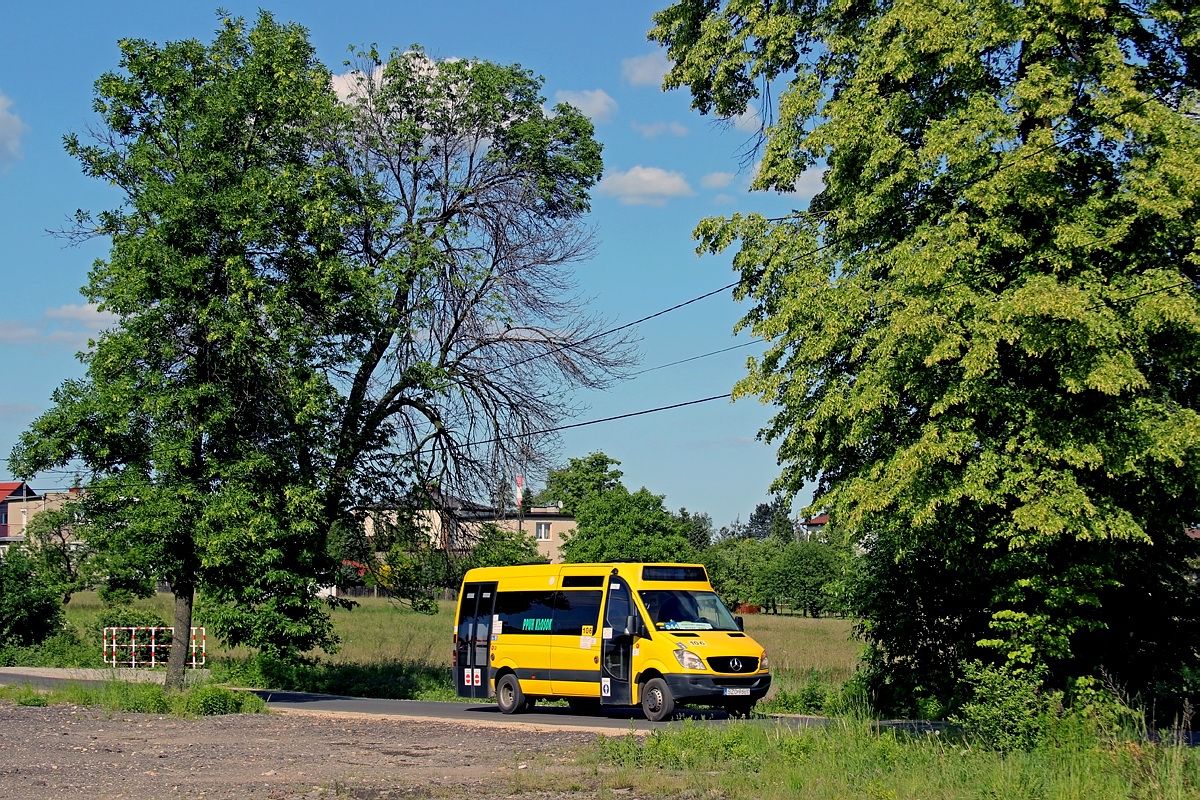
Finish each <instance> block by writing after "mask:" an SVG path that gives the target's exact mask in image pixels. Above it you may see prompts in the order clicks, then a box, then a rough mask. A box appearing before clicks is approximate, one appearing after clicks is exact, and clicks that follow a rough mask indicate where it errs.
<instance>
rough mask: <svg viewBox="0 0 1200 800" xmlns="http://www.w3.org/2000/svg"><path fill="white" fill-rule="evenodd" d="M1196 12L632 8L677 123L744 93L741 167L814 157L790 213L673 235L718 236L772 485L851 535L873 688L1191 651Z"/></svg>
mask: <svg viewBox="0 0 1200 800" xmlns="http://www.w3.org/2000/svg"><path fill="white" fill-rule="evenodd" d="M1197 13H1198V12H1197V10H1196V9H1194V8H1193V7H1192V6H1191V4H1186V3H1184V4H1179V3H1172V2H1161V3H1160V2H1153V3H1142V2H1135V3H1121V2H1116V1H1115V0H1098V1H1097V2H1087V3H1067V4H1045V3H1015V2H986V3H985V2H980V1H979V0H966V2H961V3H952V4H940V5H930V4H928V3H922V2H912V1H911V0H901V1H900V2H894V3H884V4H874V5H870V4H868V5H856V6H846V5H845V4H840V3H833V2H824V1H823V0H811V1H810V0H805V1H804V2H790V1H789V2H771V3H752V2H743V1H742V0H728V2H719V1H718V0H682V1H681V2H677V3H674V4H673V5H671V6H670V7H669V8H667V9H665V10H663V11H661V12H659V13H658V14H657V15H656V16H655V23H656V26H655V28H654V29H653V30H652V31H651V34H650V35H651V38H653V39H655V40H657V41H659V42H661V43H662V44H664V45H665V46H666V47H667V52H668V55H669V57H670V59H671V60H672V67H671V70H670V72H669V73H668V75H667V77H666V85H667V86H668V87H686V88H687V89H688V90H689V91H690V92H691V96H692V101H693V105H694V106H695V107H696V108H697V109H698V110H699V111H701V112H702V113H716V114H718V115H721V116H731V115H735V114H739V113H741V112H743V111H746V110H747V108H748V106H750V105H751V104H752V103H754V102H758V103H760V106H759V110H760V111H761V112H762V114H763V115H764V118H765V119H766V120H767V124H766V125H765V127H764V129H763V143H764V147H763V149H762V161H761V164H760V168H759V170H758V172H757V173H756V177H755V186H756V187H757V188H759V189H764V190H778V191H783V192H790V191H792V190H793V189H794V187H795V186H796V185H797V183H796V182H797V179H798V178H799V176H800V175H801V174H802V173H804V172H805V171H808V170H820V171H822V173H823V179H824V188H823V190H822V191H821V192H820V193H819V194H817V195H816V197H814V198H813V199H812V201H811V202H810V203H809V205H808V207H807V209H804V210H798V211H796V212H795V213H793V214H790V215H788V216H786V217H784V218H779V219H766V218H764V217H762V216H756V215H740V214H739V215H734V216H732V217H730V218H726V219H720V218H716V219H709V220H705V221H703V222H702V223H700V225H699V227H698V228H697V231H696V233H697V236H698V238H699V240H700V246H701V248H702V249H710V250H713V251H719V250H723V249H725V248H726V247H729V246H730V245H732V244H733V243H734V242H737V243H738V251H737V253H736V255H735V257H734V264H735V267H736V268H737V269H738V270H739V271H740V274H741V277H742V280H741V283H740V284H739V286H738V288H737V290H736V296H737V297H738V298H739V299H741V300H743V301H745V302H746V303H747V304H748V306H749V309H748V311H747V313H746V315H745V316H744V318H743V319H742V321H741V323H740V325H739V327H740V328H748V329H750V330H751V331H753V333H754V334H755V335H757V336H760V337H762V338H763V339H766V340H767V341H768V342H769V345H768V348H767V351H766V353H765V354H764V355H763V356H762V357H761V358H759V359H756V360H754V361H753V362H752V364H751V366H750V369H749V374H748V375H747V377H746V378H745V379H743V380H742V381H741V382H740V383H739V384H738V385H737V387H736V388H735V394H736V395H737V396H746V395H758V396H761V397H762V398H764V399H766V400H770V401H772V402H774V403H775V404H777V406H778V408H779V409H780V410H779V412H778V413H777V414H776V416H775V417H774V418H773V419H772V421H771V422H770V424H769V425H768V426H767V427H766V429H764V431H763V432H762V435H763V436H764V437H765V438H766V439H767V440H769V441H772V442H776V443H777V444H778V447H779V456H780V460H781V464H782V467H783V469H782V473H781V475H780V477H779V478H778V480H777V482H776V488H777V489H778V490H780V491H783V492H787V493H796V492H798V491H799V490H800V489H801V488H802V487H803V486H805V484H806V483H807V482H810V481H816V482H817V485H818V490H817V493H816V497H815V498H814V501H813V507H819V508H822V509H828V510H829V511H830V514H831V516H832V517H833V518H834V519H836V520H837V521H838V523H839V524H840V525H841V526H842V527H843V529H844V530H849V531H853V532H854V533H855V535H856V537H857V539H858V541H859V543H860V545H861V546H862V547H863V548H864V549H865V552H866V559H867V562H868V563H869V565H870V567H869V571H870V572H872V573H873V574H874V575H875V577H876V580H875V581H874V582H872V583H871V584H870V585H869V586H865V587H863V588H864V593H862V594H859V595H858V597H859V602H860V611H861V612H862V613H863V614H864V615H865V622H864V631H865V634H866V636H867V638H868V641H869V642H870V644H871V646H872V650H871V656H870V664H871V666H872V672H871V675H872V677H873V680H874V681H875V682H876V688H878V689H889V690H895V691H893V692H892V694H891V696H892V697H896V698H900V697H904V696H910V697H911V695H912V690H913V688H914V687H915V686H916V685H918V684H921V685H923V686H924V687H925V688H926V690H928V691H931V692H932V693H934V694H935V695H940V696H941V697H942V698H943V699H944V698H947V697H948V696H949V695H950V694H952V692H953V691H954V685H955V682H956V681H957V680H958V678H959V677H960V676H961V674H962V673H961V669H960V665H961V663H962V662H963V661H964V660H965V659H969V658H982V659H985V660H998V661H1000V662H1007V663H1009V664H1011V665H1013V666H1015V667H1018V668H1019V667H1022V666H1024V667H1028V668H1031V669H1032V668H1034V667H1035V666H1036V667H1040V666H1045V667H1046V668H1047V671H1046V672H1045V673H1039V674H1046V675H1048V676H1049V679H1050V680H1055V681H1059V682H1061V681H1063V680H1065V679H1066V678H1067V677H1069V676H1071V675H1087V674H1095V673H1096V672H1097V671H1098V670H1100V669H1106V670H1108V671H1109V672H1110V674H1112V675H1114V676H1116V678H1117V680H1119V681H1123V682H1125V685H1127V686H1130V687H1131V688H1136V689H1138V690H1141V689H1150V690H1156V688H1162V687H1163V686H1165V685H1166V684H1169V683H1171V682H1172V681H1178V679H1179V678H1180V677H1181V676H1182V675H1183V674H1184V673H1185V672H1186V669H1185V668H1186V667H1189V666H1194V665H1195V660H1196V656H1195V651H1194V648H1193V646H1192V644H1191V643H1192V642H1194V641H1195V636H1196V634H1197V633H1198V632H1200V629H1198V628H1197V620H1198V617H1200V615H1198V614H1197V606H1196V600H1197V597H1196V592H1195V590H1194V588H1192V587H1193V584H1192V583H1191V582H1189V580H1188V579H1187V575H1188V574H1189V572H1190V570H1191V566H1190V565H1189V559H1191V558H1193V557H1194V556H1195V555H1196V547H1195V544H1194V542H1193V541H1191V540H1189V539H1188V538H1187V537H1186V536H1185V532H1184V528H1185V525H1186V524H1187V523H1189V522H1191V521H1192V520H1195V519H1196V518H1197V517H1200V509H1198V508H1197V505H1198V503H1200V500H1198V498H1200V491H1197V490H1198V489H1200V459H1197V455H1198V451H1200V413H1198V412H1200V409H1198V407H1197V406H1198V402H1200V401H1198V398H1200V393H1198V392H1197V385H1198V383H1197V379H1198V377H1200V373H1198V371H1200V287H1198V283H1197V278H1198V275H1200V273H1198V269H1200V249H1198V246H1200V240H1198V239H1197V236H1196V231H1197V229H1198V227H1197V223H1198V222H1200V204H1198V202H1197V201H1200V171H1198V170H1196V168H1195V165H1196V164H1197V163H1200V123H1198V118H1197V111H1200V106H1198V104H1197V100H1198V94H1197V76H1196V73H1195V66H1196V63H1197V62H1196V59H1197V57H1198V56H1200V40H1197V37H1196V30H1197ZM776 95H777V96H778V103H777V104H773V100H774V98H775V96H776ZM901 590H903V594H902V595H898V594H896V593H895V592H899V591H901ZM897 597H903V598H904V602H897V600H896V598H897ZM1139 620H1140V622H1139ZM918 641H919V642H922V643H923V644H922V646H921V647H919V648H915V649H914V648H912V647H910V645H911V644H912V643H913V642H918ZM1177 685H1178V683H1176V686H1177ZM881 696H884V697H885V702H886V696H887V692H881Z"/></svg>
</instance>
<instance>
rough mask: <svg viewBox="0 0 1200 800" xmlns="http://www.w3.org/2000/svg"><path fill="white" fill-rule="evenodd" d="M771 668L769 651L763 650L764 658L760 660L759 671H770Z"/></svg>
mask: <svg viewBox="0 0 1200 800" xmlns="http://www.w3.org/2000/svg"><path fill="white" fill-rule="evenodd" d="M770 666H771V662H770V660H769V659H768V658H767V651H766V650H763V654H762V658H760V659H759V660H758V668H759V669H768V668H769V667H770Z"/></svg>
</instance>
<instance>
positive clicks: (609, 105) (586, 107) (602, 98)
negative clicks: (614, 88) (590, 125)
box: [554, 89, 617, 122]
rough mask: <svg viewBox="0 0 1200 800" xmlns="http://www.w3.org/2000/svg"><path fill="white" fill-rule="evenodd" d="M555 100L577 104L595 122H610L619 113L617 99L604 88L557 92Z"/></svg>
mask: <svg viewBox="0 0 1200 800" xmlns="http://www.w3.org/2000/svg"><path fill="white" fill-rule="evenodd" d="M554 100H555V102H558V103H567V104H569V105H573V106H575V107H576V108H578V109H579V110H580V111H582V112H583V113H584V114H587V115H588V116H589V117H591V118H592V121H593V122H608V121H609V120H610V119H612V117H613V115H614V114H616V113H617V101H616V100H614V99H612V97H610V96H609V94H608V93H607V92H605V91H604V90H603V89H584V90H583V91H578V92H574V91H562V92H555V93H554Z"/></svg>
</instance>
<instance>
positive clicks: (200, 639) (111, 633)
mask: <svg viewBox="0 0 1200 800" xmlns="http://www.w3.org/2000/svg"><path fill="white" fill-rule="evenodd" d="M174 633H175V630H174V629H173V628H167V627H142V626H138V627H118V628H105V629H104V663H105V664H109V665H111V666H114V667H128V668H130V669H136V668H138V667H160V666H166V664H167V658H168V654H169V653H170V650H171V638H172V637H173V636H174ZM207 654H208V637H207V635H206V634H205V632H204V628H192V641H191V657H190V658H189V659H188V662H187V665H188V666H189V667H193V668H195V667H202V666H204V662H205V659H206V657H207Z"/></svg>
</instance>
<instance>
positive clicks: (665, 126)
mask: <svg viewBox="0 0 1200 800" xmlns="http://www.w3.org/2000/svg"><path fill="white" fill-rule="evenodd" d="M631 127H632V128H633V129H634V130H635V131H637V132H638V133H640V134H641V135H642V136H645V137H646V138H647V139H653V138H654V137H656V136H661V135H663V134H664V133H668V134H670V135H671V136H687V134H688V129H687V126H686V125H684V124H683V123H681V122H651V123H650V124H648V125H643V124H642V123H640V122H634V123H632V124H631Z"/></svg>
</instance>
